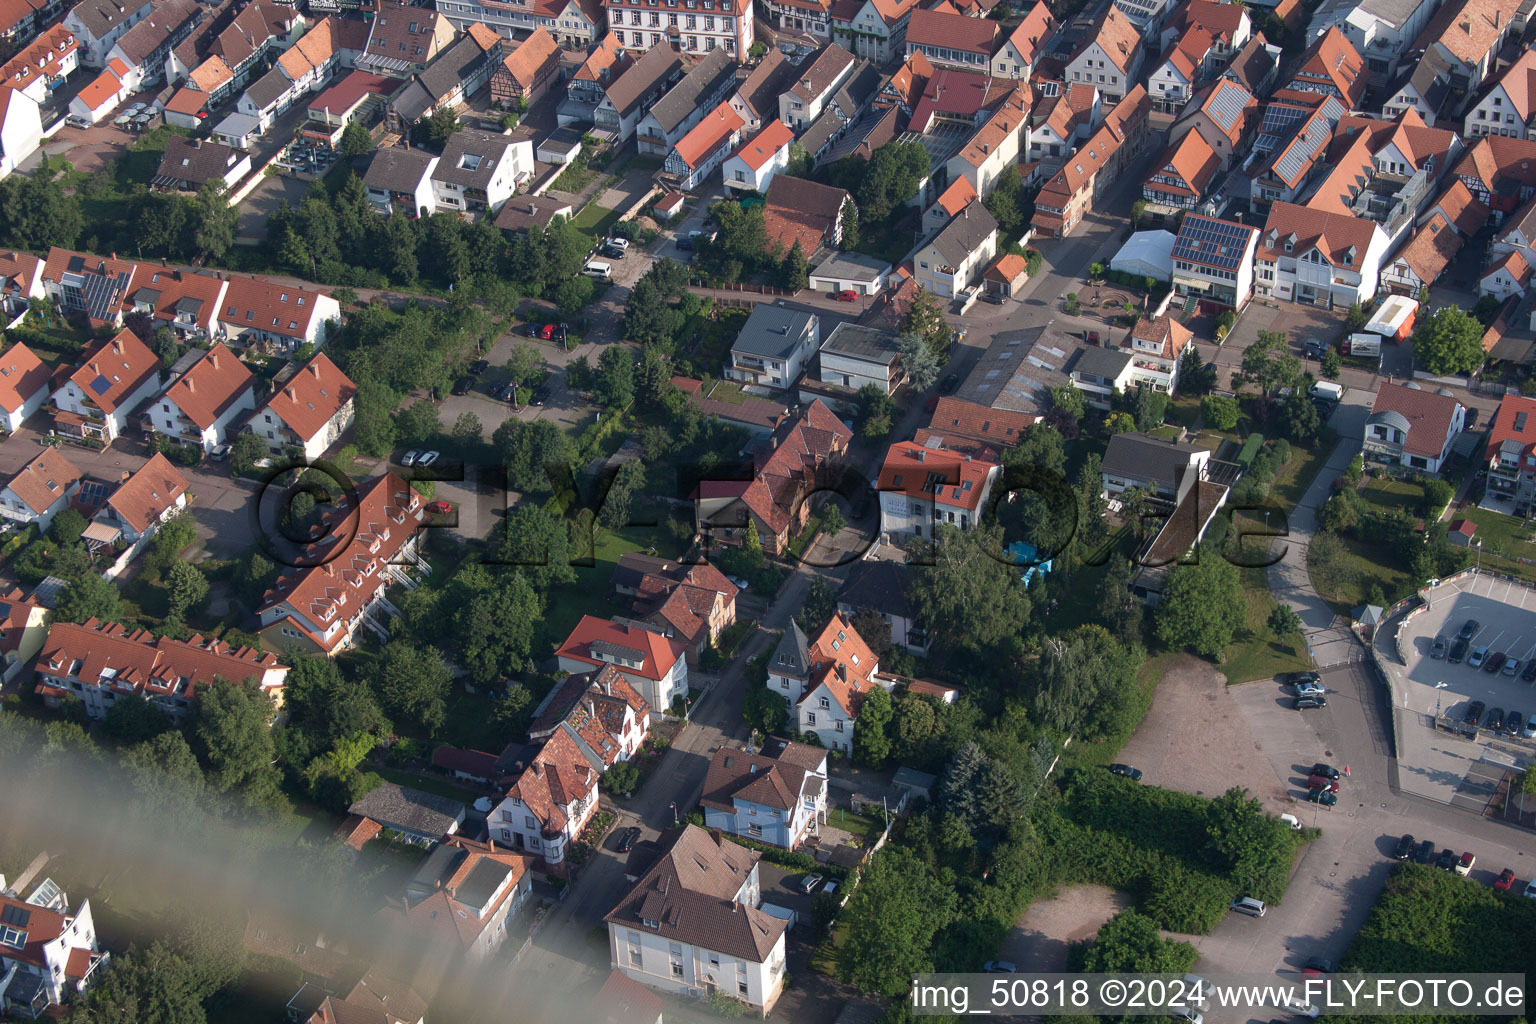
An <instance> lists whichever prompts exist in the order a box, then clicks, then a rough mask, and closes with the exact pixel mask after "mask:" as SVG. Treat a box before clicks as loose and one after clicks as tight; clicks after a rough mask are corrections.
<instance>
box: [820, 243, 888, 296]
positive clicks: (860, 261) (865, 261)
mask: <svg viewBox="0 0 1536 1024" xmlns="http://www.w3.org/2000/svg"><path fill="white" fill-rule="evenodd" d="M891 271H892V267H891V265H890V264H889V263H887V262H885V260H882V259H880V258H879V257H877V256H867V255H865V254H864V253H860V252H840V253H838V254H837V255H836V256H833V257H832V258H831V259H827V260H823V261H822V262H820V263H818V264H816V269H815V270H812V271H811V275H810V278H809V283H810V287H811V288H812V290H814V291H826V292H844V291H851V292H853V293H854V294H856V295H863V296H874V295H878V294H880V292H881V291H883V290H884V288H885V285H886V282H887V281H888V280H889V279H890V275H891Z"/></svg>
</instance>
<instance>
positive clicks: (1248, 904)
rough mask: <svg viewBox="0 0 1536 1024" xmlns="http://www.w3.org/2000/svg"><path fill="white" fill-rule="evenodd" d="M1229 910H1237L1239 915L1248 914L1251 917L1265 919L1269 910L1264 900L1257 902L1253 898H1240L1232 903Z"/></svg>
mask: <svg viewBox="0 0 1536 1024" xmlns="http://www.w3.org/2000/svg"><path fill="white" fill-rule="evenodd" d="M1228 909H1229V910H1235V911H1236V912H1237V913H1239V914H1247V915H1248V916H1249V917H1263V916H1264V915H1265V914H1266V913H1267V912H1268V908H1267V907H1265V906H1264V901H1263V900H1256V899H1254V898H1253V897H1252V896H1240V897H1238V898H1237V899H1235V900H1233V901H1232V904H1231V906H1230V907H1228Z"/></svg>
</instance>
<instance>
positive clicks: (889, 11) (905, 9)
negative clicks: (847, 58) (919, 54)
mask: <svg viewBox="0 0 1536 1024" xmlns="http://www.w3.org/2000/svg"><path fill="white" fill-rule="evenodd" d="M917 6H918V0H845V2H843V3H834V4H833V5H832V38H833V39H835V40H837V41H838V42H839V43H841V44H842V46H843V47H844V48H845V49H847V50H849V51H851V52H852V53H853V55H854V56H856V57H858V58H859V59H860V60H867V61H869V62H870V63H872V64H874V65H875V66H876V67H884V66H885V65H887V64H889V63H890V62H891V61H892V60H893V59H895V58H896V57H897V56H899V55H901V54H902V53H904V52H905V46H906V39H907V25H908V23H909V22H910V20H911V18H912V12H913V11H915V10H916V9H917Z"/></svg>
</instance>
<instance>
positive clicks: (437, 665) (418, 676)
mask: <svg viewBox="0 0 1536 1024" xmlns="http://www.w3.org/2000/svg"><path fill="white" fill-rule="evenodd" d="M477 568H478V567H477ZM448 687H449V675H448V665H447V663H446V662H444V661H443V656H442V655H441V654H439V653H438V652H437V650H436V648H432V647H417V646H415V645H413V644H411V643H409V642H408V641H405V640H391V641H390V642H389V643H388V644H386V645H385V646H384V653H383V668H382V670H381V671H380V673H379V699H380V701H382V702H383V704H384V707H385V708H386V709H387V710H388V711H389V713H390V714H392V715H394V716H395V717H396V718H397V719H405V720H409V721H411V722H414V723H415V724H416V725H418V726H419V727H421V728H422V729H424V730H425V731H426V732H428V733H429V734H430V733H433V732H436V731H437V728H438V727H439V726H440V725H442V724H443V720H444V718H446V717H447V714H448Z"/></svg>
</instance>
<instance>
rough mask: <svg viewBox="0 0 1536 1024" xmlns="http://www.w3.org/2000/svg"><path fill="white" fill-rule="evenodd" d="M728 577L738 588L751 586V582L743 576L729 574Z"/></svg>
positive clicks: (744, 588)
mask: <svg viewBox="0 0 1536 1024" xmlns="http://www.w3.org/2000/svg"><path fill="white" fill-rule="evenodd" d="M726 579H728V580H730V581H731V583H732V584H733V585H734V586H735V587H736V589H737V590H746V589H747V588H748V587H750V586H751V584H750V583H748V582H747V581H746V579H744V578H743V577H741V576H727V577H726Z"/></svg>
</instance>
